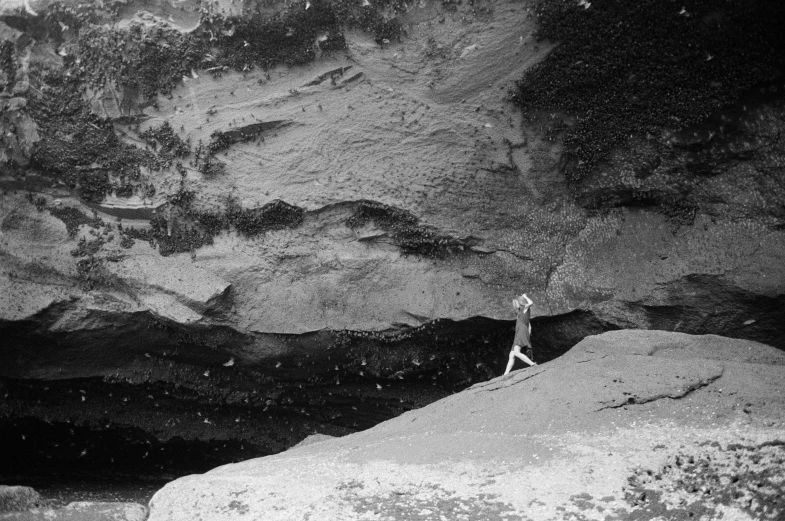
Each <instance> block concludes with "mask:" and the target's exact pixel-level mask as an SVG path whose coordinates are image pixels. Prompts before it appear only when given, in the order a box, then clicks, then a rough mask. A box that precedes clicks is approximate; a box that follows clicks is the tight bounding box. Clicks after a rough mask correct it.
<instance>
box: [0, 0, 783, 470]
mask: <svg viewBox="0 0 785 521" xmlns="http://www.w3.org/2000/svg"><path fill="white" fill-rule="evenodd" d="M328 4H329V5H328ZM355 4H358V5H355ZM301 7H302V6H293V4H292V5H290V4H286V5H284V4H277V3H273V2H262V1H251V0H245V1H238V2H228V1H223V0H221V1H213V2H198V1H196V0H187V1H183V2H176V3H172V2H151V1H146V0H132V1H128V2H104V3H102V4H101V5H100V6H99V5H98V4H96V7H93V6H91V5H88V4H87V3H80V2H76V1H66V2H58V3H53V2H48V1H44V0H39V1H36V0H29V1H13V2H3V3H2V5H0V8H1V9H2V10H1V11H0V12H1V13H2V15H0V39H2V46H0V131H1V132H0V188H2V194H0V335H2V336H3V343H2V346H0V377H2V378H3V380H2V382H0V384H1V385H2V386H3V387H2V388H3V389H4V390H5V391H6V392H7V393H8V396H9V398H8V400H7V401H6V402H4V403H3V404H2V406H0V415H2V419H1V421H2V422H5V423H3V425H4V426H5V427H4V429H5V432H6V433H10V434H9V439H11V438H13V440H14V443H15V444H17V443H21V442H19V441H18V439H20V436H21V435H22V434H23V432H22V431H23V430H24V429H25V428H31V427H29V424H26V423H24V422H26V421H28V420H31V418H30V416H32V417H34V419H35V421H39V420H40V421H41V422H42V423H41V424H40V425H39V427H40V428H41V429H43V430H45V431H47V429H48V431H47V432H50V434H48V435H46V436H49V435H51V436H55V434H56V433H57V432H58V431H57V429H59V428H60V427H58V425H60V424H62V425H68V424H73V423H74V422H76V423H80V424H83V425H85V426H86V427H85V428H88V429H99V430H101V429H109V431H111V432H114V431H113V430H112V429H120V431H122V432H123V433H125V434H123V435H124V436H126V435H127V436H128V437H129V440H130V439H134V440H136V441H135V442H134V443H136V442H138V443H139V444H140V445H139V446H140V447H143V446H144V444H146V443H147V441H150V440H145V441H141V440H140V438H137V437H136V436H137V434H133V433H138V431H136V430H134V429H138V428H141V429H142V431H144V432H145V433H147V434H149V435H150V436H152V437H153V438H154V439H155V442H156V443H159V442H160V443H162V444H164V445H165V444H166V443H169V442H170V441H171V440H173V439H175V438H180V437H182V438H184V439H187V440H197V441H199V442H200V443H201V442H204V443H214V442H215V443H218V442H220V443H223V442H224V441H227V440H234V441H237V444H238V446H239V447H252V448H253V449H252V450H253V451H254V452H252V454H251V455H259V454H268V453H271V452H275V451H278V450H282V449H284V448H287V447H289V446H291V445H293V444H294V443H296V442H298V441H299V440H300V439H302V438H305V437H306V436H307V435H308V434H312V433H313V432H314V431H318V432H322V433H324V434H329V435H340V434H345V433H346V432H351V431H352V430H355V429H359V428H365V427H368V426H370V425H373V424H375V423H376V422H378V421H382V420H385V419H388V418H390V417H392V416H395V415H396V414H399V413H401V412H403V411H405V410H408V409H411V408H413V407H417V406H420V405H423V404H425V403H429V402H430V401H433V400H434V399H437V398H441V397H443V396H445V395H447V394H449V393H450V392H452V391H453V390H455V389H462V388H465V387H467V386H468V385H471V384H472V383H475V382H477V381H481V380H486V379H488V378H491V377H493V376H495V375H498V374H500V373H501V372H502V371H503V368H504V361H505V357H504V354H505V351H506V350H507V349H509V343H510V342H511V340H512V334H513V329H512V320H513V319H514V318H515V317H514V311H513V309H512V307H511V306H510V300H511V298H512V297H513V296H515V295H517V294H520V293H521V292H522V291H526V292H527V293H528V294H529V295H530V296H531V297H532V298H533V299H534V301H535V302H536V306H535V307H534V309H533V315H534V317H535V318H534V323H535V326H534V331H535V332H534V337H533V340H534V342H535V344H536V345H535V347H536V348H537V349H538V356H540V358H539V359H540V360H547V359H551V358H554V357H556V356H558V355H560V354H562V353H564V352H565V351H566V350H568V349H569V348H570V347H572V346H573V345H574V344H575V343H576V342H577V341H578V340H579V339H580V338H582V337H583V336H585V335H587V334H594V333H599V332H603V331H608V330H614V329H620V328H640V329H663V330H669V331H680V332H685V333H695V334H704V333H712V334H721V335H725V336H729V337H734V338H744V339H750V340H755V341H759V342H765V343H767V344H770V345H773V346H776V347H779V348H785V325H784V324H785V323H784V322H783V321H782V319H781V318H782V316H783V313H785V296H784V295H785V270H783V269H782V266H783V265H785V224H784V223H785V221H784V220H783V213H782V200H783V194H784V193H785V189H784V188H783V186H784V185H783V183H784V182H785V181H784V179H785V178H783V175H782V165H783V157H785V155H784V154H785V149H784V148H783V141H782V139H781V130H782V129H783V126H785V112H783V106H782V98H781V96H780V95H779V94H777V93H779V92H781V91H782V89H780V90H777V91H773V90H772V91H771V92H768V91H767V93H766V95H765V96H762V95H759V93H757V94H756V92H752V93H750V94H749V96H748V97H747V98H744V99H742V100H739V102H738V106H736V105H734V106H731V107H727V110H726V111H725V112H722V113H721V114H718V115H717V118H716V119H713V120H710V121H708V122H707V123H706V125H704V126H703V127H701V128H700V129H693V128H685V129H679V130H678V132H677V131H676V130H675V129H660V130H662V132H660V133H657V135H656V136H654V137H651V138H650V139H649V138H647V139H648V140H647V141H645V142H638V141H636V140H635V139H632V138H631V140H630V142H629V143H627V146H625V147H622V149H620V150H616V151H614V153H613V154H612V155H611V156H610V157H609V158H608V161H607V162H606V163H603V164H602V165H601V167H599V168H598V169H597V170H596V171H595V172H594V175H593V176H589V177H587V178H585V179H583V180H582V181H581V182H580V183H574V184H568V182H567V180H566V178H565V176H564V173H563V171H562V152H563V150H562V145H561V144H560V143H559V141H558V140H553V139H552V137H553V136H551V135H549V134H548V133H546V132H544V131H543V128H542V126H541V125H539V124H538V122H537V121H534V120H530V119H528V118H526V119H524V118H523V117H522V115H521V113H520V111H519V109H518V108H516V107H515V106H514V105H513V104H512V103H510V102H509V101H507V99H508V92H509V91H510V89H512V88H513V86H514V84H515V82H516V81H517V80H519V79H520V78H521V76H522V75H523V74H524V73H525V72H526V71H527V70H529V69H530V68H531V67H533V66H535V65H536V64H538V63H542V62H543V60H545V59H547V56H548V53H549V52H550V51H551V50H552V49H553V48H554V46H555V45H556V44H557V42H547V41H537V40H536V39H535V38H534V31H535V29H536V18H535V17H534V16H533V15H532V11H531V10H530V9H529V7H530V6H528V4H526V3H523V2H518V1H507V0H502V1H494V2H490V1H479V2H473V3H466V4H465V5H464V4H459V3H454V2H432V1H423V2H420V3H418V4H417V5H411V6H409V5H408V4H406V3H398V2H381V3H377V2H375V3H373V5H372V6H368V10H367V11H364V12H365V13H366V14H363V15H362V16H359V15H357V16H355V15H354V14H351V13H352V12H353V11H351V10H352V9H360V6H359V3H358V2H354V3H351V5H349V6H348V7H347V5H344V3H342V2H341V1H340V0H335V1H331V2H326V1H325V2H319V3H318V5H317V3H314V4H313V6H312V7H313V8H312V9H308V10H304V9H301ZM328 8H329V9H332V10H331V11H329V12H328V11H324V10H323V9H328ZM347 9H348V11H347ZM363 9H364V7H363ZM257 11H258V12H259V13H261V14H260V15H259V16H262V15H264V16H267V15H270V16H273V15H275V16H278V15H280V16H281V17H282V18H275V19H274V20H279V22H276V23H278V26H275V27H273V29H276V30H278V31H279V32H280V39H279V41H276V42H273V43H272V44H271V43H270V42H266V43H264V45H263V46H261V47H258V46H257V43H256V41H247V40H243V39H242V38H240V36H239V35H241V34H245V33H242V30H244V29H243V27H244V26H243V25H242V24H243V23H245V22H244V21H248V20H257V19H256V18H253V16H252V13H254V12H257ZM342 13H343V14H342ZM346 13H349V14H346ZM366 15H367V16H366ZM234 16H236V17H237V18H232V17H234ZM341 16H346V19H340V20H338V21H335V20H336V17H338V18H340V17H341ZM364 17H365V18H364ZM281 20H283V21H281ZM363 20H365V21H363ZM249 23H250V22H249ZM260 23H261V22H260ZM265 23H266V22H265ZM274 25H275V24H273V26H274ZM265 27H268V26H265ZM269 27H272V26H269ZM269 27H268V28H269ZM268 33H269V31H268V32H265V33H264V34H268ZM249 34H253V32H252V33H249ZM269 34H272V33H269ZM275 34H278V33H275ZM303 34H306V35H309V36H308V38H311V37H313V38H312V39H310V40H307V41H305V39H304V38H305V36H302V35H303ZM301 36H302V38H301ZM189 38H190V39H189ZM301 40H302V41H301ZM293 41H294V42H301V45H300V47H296V45H295V44H294V43H291V42H293ZM124 46H125V47H124ZM278 47H280V53H279V54H280V56H278V58H276V59H272V58H270V56H268V55H266V54H264V53H265V52H267V50H270V49H272V50H273V51H276V52H277V51H278V50H279V49H278ZM248 49H251V50H250V51H249V50H248ZM295 51H296V52H295ZM144 53H148V54H144ZM172 53H180V54H172ZM254 53H256V54H254ZM256 55H258V56H260V58H259V61H258V62H256V63H254V62H253V60H252V59H251V58H253V57H254V56H256ZM246 57H250V58H248V59H249V63H243V62H241V61H238V60H242V59H245V58H246ZM262 58H264V59H262ZM129 60H131V61H132V60H138V61H137V62H133V63H132V65H133V66H132V67H131V72H130V73H129V72H128V71H127V70H126V69H123V67H126V66H128V63H130V62H129ZM222 60H223V61H222ZM265 60H266V61H265ZM260 63H263V64H264V67H262V66H260ZM183 64H188V66H187V67H186V66H185V65H183ZM191 65H193V66H191ZM178 67H180V68H182V70H180V69H178ZM183 67H184V68H183ZM775 83H776V82H775ZM777 85H779V84H776V85H775V86H777ZM547 117H551V116H547ZM720 126H721V127H722V129H723V130H722V133H721V137H719V127H720ZM715 135H716V136H718V137H716V138H715V137H714V136H715ZM636 139H637V138H636ZM663 150H667V151H668V152H667V154H664V153H662V151H663ZM655 159H656V161H655ZM677 181H678V182H677ZM625 360H627V359H619V360H616V361H614V362H613V364H617V366H618V367H617V366H613V367H615V368H616V369H614V370H619V371H622V370H625V371H626V370H629V371H632V372H635V371H636V369H635V368H634V367H632V365H631V364H628V362H627V361H625ZM608 363H610V361H608ZM652 363H654V362H652ZM656 363H658V364H663V367H665V366H666V365H667V366H668V367H670V368H671V369H673V376H672V377H669V378H668V379H666V380H663V381H661V382H660V381H654V380H652V381H651V382H650V383H649V385H650V388H647V389H648V391H646V393H644V394H642V395H641V396H635V397H633V399H634V400H635V402H636V403H637V402H638V401H642V402H646V401H651V400H655V402H659V401H661V400H658V398H659V397H663V396H671V397H677V396H679V395H680V394H679V393H690V392H694V390H695V389H697V388H699V387H700V386H702V385H707V384H709V383H710V382H712V381H713V380H714V379H716V378H718V377H719V374H720V373H718V372H717V367H720V366H719V365H716V364H715V365H711V364H708V363H707V364H706V365H705V366H704V367H702V368H701V369H700V370H699V369H692V370H690V371H688V372H682V369H681V368H680V367H679V364H678V363H676V362H674V361H672V360H670V359H663V360H659V359H657V362H656ZM619 364H621V365H619ZM625 364H627V365H629V367H627V365H625ZM669 364H670V365H669ZM576 367H577V366H576ZM585 367H586V368H588V367H590V365H586V366H585ZM598 370H599V369H598ZM685 371H686V369H685ZM635 374H637V373H635ZM676 375H678V376H679V377H681V380H679V382H682V381H683V383H684V385H683V386H682V387H679V389H681V390H680V391H679V390H676V387H674V386H673V384H674V379H677V376H676ZM598 377H599V376H598ZM640 377H641V378H645V376H643V375H641V376H640ZM723 378H724V376H723ZM80 379H84V380H80ZM50 383H51V385H52V386H58V389H60V390H61V391H62V393H61V394H60V395H59V396H58V400H62V402H57V400H50V399H46V398H43V399H42V397H45V396H48V395H47V394H46V393H48V392H49V389H50ZM113 393H118V394H122V395H123V396H125V397H126V398H128V399H129V400H130V401H131V402H132V403H134V404H135V406H136V407H137V409H135V410H136V413H131V412H128V411H126V410H125V409H123V408H122V407H121V406H119V405H118V404H117V403H115V402H116V400H114V398H115V395H114V394H113ZM124 393H125V394H124ZM85 394H86V395H87V396H88V397H93V396H94V397H96V398H97V399H96V400H95V401H93V400H91V399H89V398H87V399H85V396H84V395H85ZM625 396H626V395H623V394H621V395H620V394H618V393H615V392H611V390H608V391H607V396H605V402H603V404H604V405H602V404H599V403H597V404H595V405H596V406H597V407H608V408H614V407H618V406H621V405H622V404H623V403H624V400H625V399H629V398H625ZM98 397H100V401H99V399H98ZM80 398H83V399H81V400H80ZM110 398H112V399H110ZM69 400H70V401H69ZM104 400H105V401H104ZM178 400H179V401H178ZM39 402H40V403H39ZM66 402H67V403H66ZM109 404H111V405H112V407H108V406H107V405H109ZM218 405H221V406H224V409H221V410H216V412H214V413H212V412H211V413H210V415H209V416H208V415H207V412H205V411H206V410H207V409H212V408H218ZM232 407H234V409H233V408H232ZM244 407H245V409H243V408H244ZM109 410H111V411H113V412H112V414H110V415H109V418H108V420H109V421H108V423H107V422H104V421H103V420H104V419H107V418H105V414H108V413H105V412H104V411H109ZM241 410H244V411H245V413H248V414H249V417H250V421H251V424H249V427H247V428H246V427H245V424H243V423H242V422H241V421H238V420H239V418H240V416H241V414H240V411H241ZM123 411H125V412H123ZM184 411H187V419H186V413H185V412H184ZM249 411H253V412H254V414H250V412H249ZM260 411H263V412H265V413H267V414H268V416H267V417H266V418H267V420H270V422H269V423H270V424H265V426H263V425H262V423H260V422H262V419H263V418H262V416H261V415H259V414H256V413H259V412H260ZM197 413H198V414H197ZM203 413H204V415H202V414H203ZM166 414H168V415H169V416H170V417H174V416H177V417H178V418H179V419H180V420H178V421H180V424H178V425H174V424H170V422H169V421H167V419H163V418H164V417H165V416H166ZM275 415H282V416H275ZM273 418H275V420H273ZM281 418H286V420H285V421H284V420H282V419H281ZM267 420H264V421H267ZM243 421H245V420H243ZM272 423H276V425H272ZM279 424H280V425H279ZM108 425H111V427H108ZM250 425H252V426H250ZM265 429H266V430H265ZM262 431H264V434H260V432H262ZM46 436H44V438H46ZM47 439H48V438H47ZM85 443H86V444H89V443H92V442H87V441H85ZM127 443H131V442H130V441H127ZM151 443H152V441H151ZM14 446H16V445H14ZM239 447H236V450H237V451H240V450H251V449H246V448H243V449H240V448H239ZM19 448H20V450H21V448H22V446H21V445H20V446H19ZM224 448H225V449H226V450H227V451H228V453H231V456H229V455H227V456H226V459H225V461H228V460H234V459H239V458H240V457H241V456H242V455H243V454H245V455H248V454H249V453H247V452H245V453H242V452H237V451H235V448H232V447H227V446H226V445H223V446H222V447H221V450H223V449H224ZM139 450H140V451H141V453H144V451H142V449H141V448H140V449H139ZM94 453H95V451H91V452H88V454H90V456H88V457H87V459H89V458H90V457H92V455H93V454H94ZM76 454H79V451H77V450H75V449H74V453H73V454H70V455H69V456H68V457H71V458H75V457H76V456H75V455H76ZM129 454H130V452H129ZM134 454H135V453H134ZM64 457H65V456H64ZM96 457H97V458H98V459H97V460H95V464H101V461H103V460H101V458H102V457H103V456H100V457H99V456H96ZM85 461H86V460H85Z"/></svg>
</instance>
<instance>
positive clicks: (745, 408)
mask: <svg viewBox="0 0 785 521" xmlns="http://www.w3.org/2000/svg"><path fill="white" fill-rule="evenodd" d="M783 440H785V355H783V354H782V353H781V352H779V351H778V350H774V349H772V348H769V347H768V346H765V345H762V344H757V343H751V342H742V341H738V340H733V339H727V338H722V337H717V336H690V335H683V334H678V333H669V332H662V331H633V330H625V331H616V332H612V333H606V334H603V335H598V336H593V337H589V338H587V339H586V340H584V341H583V342H581V343H579V344H578V345H577V346H576V347H575V348H574V349H573V350H572V351H571V352H570V353H568V354H567V356H565V357H562V358H560V359H557V360H554V361H552V362H548V363H545V364H541V365H539V366H536V367H532V368H529V369H524V370H520V371H516V372H513V373H511V374H510V375H507V376H504V377H499V378H495V379H493V380H490V381H488V382H484V383H482V384H477V385H475V386H473V387H471V388H469V389H467V390H466V391H463V392H461V393H458V394H455V395H453V396H451V397H449V398H446V399H444V400H441V401H438V402H436V403H433V404H431V405H429V406H427V407H424V408H422V409H418V410H415V411H411V412H408V413H405V414H403V415H401V416H399V417H398V418H395V419H393V420H390V421H387V422H385V423H382V424H380V425H378V426H376V427H374V428H372V429H369V430H367V431H364V432H361V433H358V434H352V435H348V436H345V437H342V438H339V439H335V440H328V441H324V442H321V443H318V444H311V445H307V446H302V447H299V448H295V449H293V450H289V451H286V452H284V453H281V454H278V455H275V456H270V457H266V458H259V459H254V460H249V461H245V462H243V463H237V464H231V465H225V466H223V467H219V468H217V469H215V470H212V471H210V472H208V473H206V474H203V475H193V476H188V477H184V478H181V479H178V480H176V481H173V482H172V483H169V484H168V485H167V486H165V487H164V488H163V489H161V490H160V491H158V492H157V493H156V494H155V496H154V497H153V498H152V500H151V502H150V512H151V513H150V520H151V521H160V520H167V521H178V520H183V521H185V520H192V519H198V518H200V517H210V519H213V520H217V521H218V520H224V519H226V520H228V519H237V518H238V516H239V515H241V514H242V515H247V516H248V517H249V518H264V519H273V520H274V519H282V520H283V519H285V520H297V519H345V520H351V519H410V518H411V519H443V518H449V519H497V518H498V519H503V518H513V519H518V518H521V519H538V520H548V519H554V520H556V519H565V518H570V517H575V518H580V519H603V520H608V519H611V520H613V519H631V518H634V519H655V518H657V519H659V518H662V517H663V516H664V517H668V518H677V519H682V518H683V519H688V518H690V517H693V516H694V517H696V518H700V517H703V518H718V517H721V516H724V517H725V518H731V519H753V518H756V519H760V518H769V519H774V518H777V516H778V515H782V513H783V512H785V500H783V499H782V497H783V496H782V493H783V491H784V490H783V485H782V481H781V479H779V478H780V477H781V461H782V458H783V457H785V442H783ZM658 516H659V517H658Z"/></svg>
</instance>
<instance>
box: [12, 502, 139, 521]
mask: <svg viewBox="0 0 785 521" xmlns="http://www.w3.org/2000/svg"><path fill="white" fill-rule="evenodd" d="M147 513H148V512H147V507H145V506H144V505H140V504H138V503H94V502H90V501H79V502H74V503H69V504H68V505H66V506H64V507H62V508H56V509H32V510H28V511H26V512H16V513H12V514H0V519H2V520H3V521H145V520H146V519H147Z"/></svg>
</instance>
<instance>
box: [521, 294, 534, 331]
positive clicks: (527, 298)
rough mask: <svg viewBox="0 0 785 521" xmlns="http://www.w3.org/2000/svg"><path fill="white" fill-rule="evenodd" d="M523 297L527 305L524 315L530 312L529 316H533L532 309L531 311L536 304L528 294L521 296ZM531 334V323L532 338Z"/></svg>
mask: <svg viewBox="0 0 785 521" xmlns="http://www.w3.org/2000/svg"><path fill="white" fill-rule="evenodd" d="M521 296H522V297H523V299H524V300H525V301H526V305H525V306H524V307H523V312H524V313H527V312H528V313H529V316H531V311H530V309H531V307H532V306H533V305H534V302H533V301H532V299H530V298H529V297H528V296H527V295H526V293H524V294H523V295H521ZM531 334H532V323H531V322H529V336H531Z"/></svg>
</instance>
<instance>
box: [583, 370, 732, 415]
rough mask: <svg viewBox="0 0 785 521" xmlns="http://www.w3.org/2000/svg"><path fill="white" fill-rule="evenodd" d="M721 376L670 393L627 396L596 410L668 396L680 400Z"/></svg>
mask: <svg viewBox="0 0 785 521" xmlns="http://www.w3.org/2000/svg"><path fill="white" fill-rule="evenodd" d="M721 377H722V374H719V375H714V376H711V377H709V378H707V379H704V380H701V381H699V382H696V383H693V384H690V385H687V386H685V387H684V388H683V389H679V390H677V391H675V392H669V393H666V394H658V395H655V396H644V397H640V396H630V397H629V398H627V400H626V401H624V402H622V403H617V404H613V405H604V406H603V407H600V408H599V409H596V410H595V411H594V412H600V411H603V410H606V409H619V408H622V407H626V406H628V405H643V404H647V403H651V402H655V401H657V400H664V399H666V398H667V399H670V400H680V399H682V398H685V397H686V396H688V395H690V394H691V393H693V392H695V391H697V390H698V389H701V388H703V387H706V386H708V385H710V384H711V383H713V382H714V381H715V380H717V379H719V378H721Z"/></svg>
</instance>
